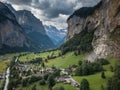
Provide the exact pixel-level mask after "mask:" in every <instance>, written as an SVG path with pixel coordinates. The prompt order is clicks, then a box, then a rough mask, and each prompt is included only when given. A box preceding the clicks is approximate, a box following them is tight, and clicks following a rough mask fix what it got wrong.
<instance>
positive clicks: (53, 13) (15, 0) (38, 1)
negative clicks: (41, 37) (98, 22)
mask: <svg viewBox="0 0 120 90" xmlns="http://www.w3.org/2000/svg"><path fill="white" fill-rule="evenodd" d="M2 1H5V2H6V1H7V2H9V3H11V4H12V6H13V7H14V8H15V9H16V10H23V9H26V10H29V11H31V12H32V13H33V14H34V16H36V17H37V18H39V19H40V20H41V21H42V22H43V24H45V25H53V26H56V27H57V28H67V24H66V20H67V18H68V17H69V15H70V14H72V13H73V11H75V10H76V9H79V8H80V7H82V6H92V5H95V4H96V3H97V2H98V1H99V0H2Z"/></svg>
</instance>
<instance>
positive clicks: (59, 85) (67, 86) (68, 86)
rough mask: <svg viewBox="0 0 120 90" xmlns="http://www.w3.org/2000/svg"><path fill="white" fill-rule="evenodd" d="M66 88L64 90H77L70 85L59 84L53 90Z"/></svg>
mask: <svg viewBox="0 0 120 90" xmlns="http://www.w3.org/2000/svg"><path fill="white" fill-rule="evenodd" d="M61 86H62V87H64V90H77V88H75V87H73V86H71V85H70V84H64V83H58V84H56V85H55V86H54V87H53V90H59V89H58V88H60V87H61Z"/></svg>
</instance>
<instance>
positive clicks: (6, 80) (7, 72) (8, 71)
mask: <svg viewBox="0 0 120 90" xmlns="http://www.w3.org/2000/svg"><path fill="white" fill-rule="evenodd" d="M9 76H10V67H8V68H7V71H6V74H5V78H6V79H5V86H4V90H8V89H7V87H8V84H9Z"/></svg>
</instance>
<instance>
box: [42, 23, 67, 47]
mask: <svg viewBox="0 0 120 90" xmlns="http://www.w3.org/2000/svg"><path fill="white" fill-rule="evenodd" d="M44 27H45V30H46V33H47V35H48V36H49V37H50V39H51V40H52V41H53V43H54V44H55V45H56V46H57V47H59V46H60V45H62V44H63V43H64V41H65V38H66V30H65V29H57V28H56V27H54V26H51V25H50V26H46V25H44Z"/></svg>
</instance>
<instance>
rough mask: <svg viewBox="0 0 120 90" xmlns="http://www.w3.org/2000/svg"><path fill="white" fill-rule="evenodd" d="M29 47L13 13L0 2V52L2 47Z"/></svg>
mask: <svg viewBox="0 0 120 90" xmlns="http://www.w3.org/2000/svg"><path fill="white" fill-rule="evenodd" d="M6 46H7V47H10V48H14V47H19V48H22V47H30V46H29V44H28V41H27V38H26V36H25V34H24V32H23V30H22V28H21V26H20V25H19V24H18V22H17V20H16V18H15V16H14V14H13V13H12V12H11V11H10V10H9V8H8V7H7V6H5V5H4V4H3V3H1V2H0V52H4V51H1V49H2V50H4V49H3V48H4V47H6Z"/></svg>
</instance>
